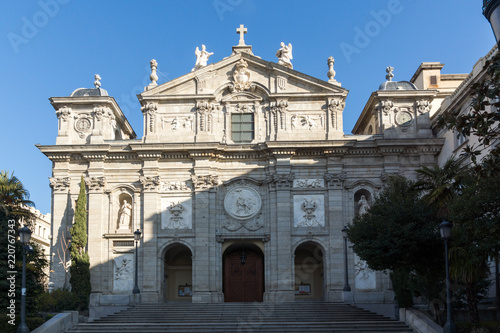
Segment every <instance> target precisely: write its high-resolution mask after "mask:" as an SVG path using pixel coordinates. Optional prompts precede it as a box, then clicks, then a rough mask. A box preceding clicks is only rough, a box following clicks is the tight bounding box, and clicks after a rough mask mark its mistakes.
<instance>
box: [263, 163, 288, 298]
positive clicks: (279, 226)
mask: <svg viewBox="0 0 500 333" xmlns="http://www.w3.org/2000/svg"><path fill="white" fill-rule="evenodd" d="M289 158H290V156H287V157H286V158H284V159H281V158H280V160H281V162H282V163H284V164H287V163H289V161H290V159H289ZM276 169H277V170H278V169H279V170H280V171H281V172H282V173H281V172H280V173H274V174H271V175H270V176H268V178H267V183H268V186H269V190H270V197H271V213H272V215H271V220H272V221H273V222H271V239H270V244H269V246H270V247H271V253H272V254H271V258H269V259H268V258H266V260H270V267H271V272H270V273H269V276H270V279H271V281H270V283H269V284H268V285H269V286H270V290H269V292H266V295H265V300H266V301H270V302H293V301H294V299H295V295H294V286H293V281H294V271H293V256H292V237H291V231H292V224H293V216H292V213H291V210H290V209H279V208H280V207H290V205H291V203H292V195H291V188H292V185H293V179H294V174H293V173H291V169H290V165H289V164H288V167H287V166H285V165H283V166H279V167H277V168H276ZM278 212H279V214H278ZM266 276H267V275H266Z"/></svg>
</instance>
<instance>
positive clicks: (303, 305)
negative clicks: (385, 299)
mask: <svg viewBox="0 0 500 333" xmlns="http://www.w3.org/2000/svg"><path fill="white" fill-rule="evenodd" d="M66 332H68V333H69V332H74V333H76V332H78V333H90V332H104V333H115V332H116V333H118V332H120V333H123V332H125V333H156V332H184V333H186V332H189V333H202V332H218V333H222V332H231V333H236V332H238V333H239V332H261V333H262V332H287V333H288V332H290V333H291V332H317V333H319V332H335V333H372V332H379V333H389V332H392V333H402V332H413V331H412V330H411V329H410V328H408V326H406V325H405V324H403V323H401V322H398V321H395V320H391V319H389V318H386V317H383V316H380V315H377V314H374V313H371V312H369V311H366V310H362V309H360V308H357V307H354V306H350V305H346V304H338V303H337V304H336V303H324V302H296V303H218V304H192V303H181V302H180V303H165V304H140V305H137V306H135V307H132V308H129V309H127V310H124V311H122V312H119V313H116V314H113V315H110V316H107V317H105V318H101V319H99V320H97V321H94V322H92V323H82V324H79V325H78V326H76V327H74V328H72V329H70V330H68V331H66Z"/></svg>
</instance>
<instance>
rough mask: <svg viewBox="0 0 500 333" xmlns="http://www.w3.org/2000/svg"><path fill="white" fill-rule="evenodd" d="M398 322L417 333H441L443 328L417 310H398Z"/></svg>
mask: <svg viewBox="0 0 500 333" xmlns="http://www.w3.org/2000/svg"><path fill="white" fill-rule="evenodd" d="M399 320H400V321H402V322H405V323H406V324H407V325H408V326H410V327H411V328H412V329H413V330H414V331H415V332H417V333H441V332H442V331H443V328H442V327H441V326H439V325H438V324H436V323H435V322H433V321H432V320H431V319H430V318H428V317H427V316H425V315H424V314H423V313H421V312H420V311H418V310H414V309H399Z"/></svg>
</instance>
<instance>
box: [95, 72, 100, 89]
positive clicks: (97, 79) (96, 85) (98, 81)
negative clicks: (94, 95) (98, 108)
mask: <svg viewBox="0 0 500 333" xmlns="http://www.w3.org/2000/svg"><path fill="white" fill-rule="evenodd" d="M94 79H95V81H94V87H95V88H96V89H98V88H100V87H101V77H100V76H99V74H96V75H94Z"/></svg>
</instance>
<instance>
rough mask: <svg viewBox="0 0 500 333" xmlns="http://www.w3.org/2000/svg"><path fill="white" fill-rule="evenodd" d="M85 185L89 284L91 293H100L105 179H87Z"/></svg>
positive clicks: (105, 197) (104, 218)
mask: <svg viewBox="0 0 500 333" xmlns="http://www.w3.org/2000/svg"><path fill="white" fill-rule="evenodd" d="M84 181H85V185H86V186H87V191H88V219H87V221H88V227H87V228H88V254H89V258H90V283H91V285H92V293H99V292H102V290H103V289H104V286H103V274H102V271H103V269H104V267H103V265H104V264H105V263H106V262H107V260H108V258H107V254H106V252H103V251H102V248H103V238H102V235H103V234H105V233H106V232H107V230H106V226H107V217H106V214H105V212H106V204H107V201H108V200H107V195H106V194H105V193H104V190H105V186H106V178H105V177H102V176H101V177H87V178H85V180H84Z"/></svg>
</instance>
